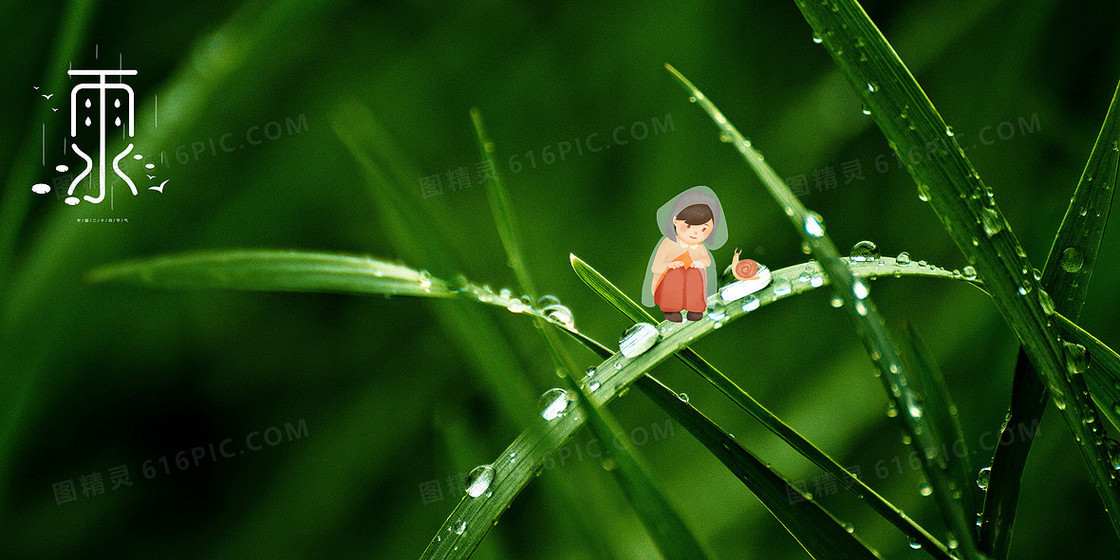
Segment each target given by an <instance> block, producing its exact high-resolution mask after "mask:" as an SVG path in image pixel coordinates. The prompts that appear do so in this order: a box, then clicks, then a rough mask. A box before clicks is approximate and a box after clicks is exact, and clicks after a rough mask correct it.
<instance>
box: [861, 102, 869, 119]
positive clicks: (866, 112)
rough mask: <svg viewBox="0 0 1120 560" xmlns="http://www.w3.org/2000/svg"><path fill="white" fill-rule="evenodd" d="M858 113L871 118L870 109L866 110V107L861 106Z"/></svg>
mask: <svg viewBox="0 0 1120 560" xmlns="http://www.w3.org/2000/svg"><path fill="white" fill-rule="evenodd" d="M860 112H861V113H863V116H865V117H870V116H871V109H868V108H867V106H866V105H864V106H863V109H861V110H860Z"/></svg>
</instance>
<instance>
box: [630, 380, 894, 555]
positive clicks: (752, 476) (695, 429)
mask: <svg viewBox="0 0 1120 560" xmlns="http://www.w3.org/2000/svg"><path fill="white" fill-rule="evenodd" d="M637 384H638V386H639V387H643V388H644V389H646V390H645V393H646V394H648V395H650V397H651V398H652V399H653V400H654V402H656V403H657V404H658V405H660V406H661V408H662V409H663V410H667V411H669V413H670V414H671V415H672V416H673V418H674V419H676V420H677V422H679V423H680V424H681V425H682V426H684V427H685V428H686V429H687V430H688V431H689V433H691V434H692V435H693V436H695V437H696V439H698V440H699V441H700V443H703V444H704V447H707V448H708V450H709V451H711V452H712V454H714V455H715V456H716V457H717V458H719V460H720V461H721V462H723V464H724V465H726V466H727V468H728V469H730V470H731V472H733V473H735V476H737V477H739V480H742V481H743V484H745V485H746V486H747V488H750V490H751V492H752V493H754V495H755V496H757V497H758V499H759V501H761V502H762V504H763V505H764V506H766V509H768V510H770V513H771V514H773V515H774V517H775V518H777V519H778V521H779V522H781V524H782V525H783V526H784V527H785V528H786V530H787V531H789V533H790V534H791V535H793V537H794V538H795V539H796V540H797V542H798V543H799V544H800V545H801V546H802V547H803V548H804V549H805V551H806V552H808V553H809V555H810V556H812V557H813V558H818V559H821V560H824V559H832V558H879V555H878V554H877V553H876V552H875V551H874V550H872V549H870V548H868V546H867V545H865V544H863V543H862V542H861V541H860V540H859V539H858V538H857V537H856V536H855V534H852V533H848V531H847V530H846V529H845V528H844V526H843V525H842V524H841V523H840V522H839V521H837V519H836V518H835V517H833V516H832V514H831V513H829V512H828V510H826V509H824V508H823V507H822V506H820V505H819V504H818V503H817V502H815V501H814V500H813V498H812V497H811V496H802V495H801V494H800V491H799V490H797V489H796V488H794V487H793V486H792V485H790V483H789V481H788V480H786V479H785V477H783V476H782V475H781V474H780V473H778V472H777V471H775V470H774V469H773V468H772V467H770V466H768V465H767V464H766V463H764V462H762V461H760V460H759V459H758V458H757V457H755V456H754V455H753V454H751V453H750V452H749V451H747V450H746V449H744V448H743V447H742V446H741V445H740V444H739V442H737V441H736V440H735V439H734V438H733V437H731V435H730V434H728V433H727V432H725V431H723V430H722V429H720V428H719V426H717V425H716V424H714V423H713V422H712V421H711V420H709V419H708V418H707V417H705V416H704V415H703V414H702V413H700V411H698V410H696V409H695V408H693V407H692V406H691V405H689V404H688V403H686V402H683V401H682V400H681V399H680V397H678V396H677V395H676V394H675V393H674V392H673V391H672V390H671V389H669V388H667V387H665V386H664V385H661V384H659V383H658V382H657V381H656V380H654V379H652V378H650V377H643V378H641V379H639V380H638V381H637Z"/></svg>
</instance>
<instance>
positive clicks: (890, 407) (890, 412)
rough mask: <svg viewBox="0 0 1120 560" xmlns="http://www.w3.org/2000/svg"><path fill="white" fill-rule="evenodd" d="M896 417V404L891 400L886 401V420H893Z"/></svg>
mask: <svg viewBox="0 0 1120 560" xmlns="http://www.w3.org/2000/svg"><path fill="white" fill-rule="evenodd" d="M896 416H898V404H897V403H896V402H895V401H894V399H891V400H889V401H887V418H894V417H896Z"/></svg>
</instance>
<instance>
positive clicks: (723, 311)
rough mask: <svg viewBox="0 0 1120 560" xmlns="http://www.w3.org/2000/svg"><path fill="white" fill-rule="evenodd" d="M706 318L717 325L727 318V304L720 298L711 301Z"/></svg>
mask: <svg viewBox="0 0 1120 560" xmlns="http://www.w3.org/2000/svg"><path fill="white" fill-rule="evenodd" d="M708 318H709V319H711V320H713V321H715V322H716V326H717V327H719V323H720V322H722V321H723V320H724V319H726V318H727V304H726V303H724V302H723V301H722V300H720V299H717V300H715V301H714V302H712V305H711V306H710V307H708Z"/></svg>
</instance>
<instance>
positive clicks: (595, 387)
mask: <svg viewBox="0 0 1120 560" xmlns="http://www.w3.org/2000/svg"><path fill="white" fill-rule="evenodd" d="M601 386H602V385H601V384H600V383H599V382H598V381H592V382H591V383H589V384H588V385H587V389H588V390H590V391H591V392H592V393H594V392H595V391H598V390H599V387H601Z"/></svg>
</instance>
